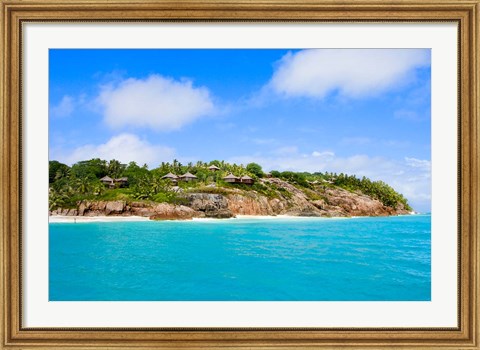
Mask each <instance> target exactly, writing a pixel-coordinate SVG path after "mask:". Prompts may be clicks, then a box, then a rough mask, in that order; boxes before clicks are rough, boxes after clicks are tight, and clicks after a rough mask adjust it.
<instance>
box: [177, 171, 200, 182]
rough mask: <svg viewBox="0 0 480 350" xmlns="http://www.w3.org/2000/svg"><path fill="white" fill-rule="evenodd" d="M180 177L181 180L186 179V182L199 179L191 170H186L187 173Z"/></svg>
mask: <svg viewBox="0 0 480 350" xmlns="http://www.w3.org/2000/svg"><path fill="white" fill-rule="evenodd" d="M178 178H179V179H180V181H185V182H190V181H195V180H196V179H197V177H196V176H195V175H193V174H191V173H189V172H186V173H185V174H183V175H180V176H179V177H178Z"/></svg>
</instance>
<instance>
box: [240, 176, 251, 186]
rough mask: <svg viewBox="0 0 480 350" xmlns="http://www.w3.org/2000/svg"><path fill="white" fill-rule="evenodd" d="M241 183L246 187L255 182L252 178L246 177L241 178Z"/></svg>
mask: <svg viewBox="0 0 480 350" xmlns="http://www.w3.org/2000/svg"><path fill="white" fill-rule="evenodd" d="M240 182H241V183H242V184H246V185H253V182H254V180H253V179H252V178H251V177H250V176H248V175H244V176H242V177H241V178H240Z"/></svg>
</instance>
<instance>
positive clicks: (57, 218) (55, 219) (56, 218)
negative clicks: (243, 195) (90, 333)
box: [49, 215, 349, 223]
mask: <svg viewBox="0 0 480 350" xmlns="http://www.w3.org/2000/svg"><path fill="white" fill-rule="evenodd" d="M278 219H282V220H312V219H317V220H333V219H349V218H348V217H333V218H329V217H310V216H293V215H277V216H260V215H237V216H236V217H234V218H229V219H215V218H193V220H194V221H197V222H225V221H230V220H278ZM122 221H123V222H125V221H150V219H149V218H147V217H143V216H62V215H52V216H50V217H49V222H51V223H77V222H78V223H80V222H122ZM159 221H162V220H159ZM165 221H189V220H165Z"/></svg>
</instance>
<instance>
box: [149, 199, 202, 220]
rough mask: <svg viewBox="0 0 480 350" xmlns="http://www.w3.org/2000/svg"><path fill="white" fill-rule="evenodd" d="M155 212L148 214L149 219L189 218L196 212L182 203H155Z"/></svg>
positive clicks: (195, 214) (194, 215) (195, 215)
mask: <svg viewBox="0 0 480 350" xmlns="http://www.w3.org/2000/svg"><path fill="white" fill-rule="evenodd" d="M154 210H155V214H154V215H152V216H150V219H151V220H191V219H192V218H194V217H197V216H198V214H197V212H196V211H195V210H193V209H192V208H189V207H186V206H184V205H171V204H166V203H162V204H157V205H156V206H155V207H154Z"/></svg>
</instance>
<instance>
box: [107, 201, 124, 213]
mask: <svg viewBox="0 0 480 350" xmlns="http://www.w3.org/2000/svg"><path fill="white" fill-rule="evenodd" d="M126 204H127V203H126V202H125V201H112V202H107V203H106V204H105V214H106V215H110V214H121V213H122V212H123V210H124V209H125V205H126Z"/></svg>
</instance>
